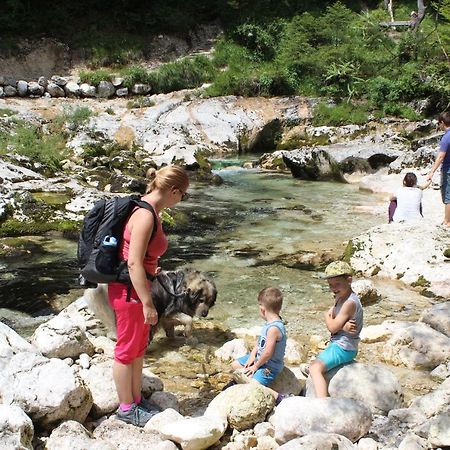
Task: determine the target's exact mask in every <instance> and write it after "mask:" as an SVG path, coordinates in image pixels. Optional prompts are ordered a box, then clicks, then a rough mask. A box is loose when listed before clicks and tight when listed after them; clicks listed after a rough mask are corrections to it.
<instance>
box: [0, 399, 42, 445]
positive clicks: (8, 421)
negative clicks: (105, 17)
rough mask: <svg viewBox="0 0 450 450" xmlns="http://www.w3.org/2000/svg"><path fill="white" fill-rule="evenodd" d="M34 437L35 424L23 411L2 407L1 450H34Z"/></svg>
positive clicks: (11, 406) (15, 407)
mask: <svg viewBox="0 0 450 450" xmlns="http://www.w3.org/2000/svg"><path fill="white" fill-rule="evenodd" d="M33 436H34V427H33V422H32V421H31V419H30V418H29V417H28V416H27V415H26V414H25V413H24V412H23V411H22V409H20V408H19V407H18V406H14V405H0V448H2V449H17V450H25V449H28V450H33V445H32V441H33Z"/></svg>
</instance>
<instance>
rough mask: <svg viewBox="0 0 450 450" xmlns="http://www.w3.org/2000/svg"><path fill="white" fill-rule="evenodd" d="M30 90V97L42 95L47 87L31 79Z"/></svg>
mask: <svg viewBox="0 0 450 450" xmlns="http://www.w3.org/2000/svg"><path fill="white" fill-rule="evenodd" d="M28 91H29V92H30V97H41V96H42V95H43V94H44V92H45V88H44V87H43V86H41V85H40V84H39V83H37V82H36V81H30V83H28Z"/></svg>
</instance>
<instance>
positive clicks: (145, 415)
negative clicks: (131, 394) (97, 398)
mask: <svg viewBox="0 0 450 450" xmlns="http://www.w3.org/2000/svg"><path fill="white" fill-rule="evenodd" d="M155 414H156V412H154V413H150V412H148V411H146V410H145V409H143V408H141V407H140V406H138V405H136V404H133V406H132V407H131V408H130V409H129V410H128V411H122V410H121V409H120V408H119V409H118V410H117V412H116V416H117V418H118V419H119V420H121V421H122V422H125V423H131V424H132V425H135V426H137V427H143V426H145V424H146V423H147V422H148V421H149V420H150V419H151V418H152V417H153V416H154V415H155Z"/></svg>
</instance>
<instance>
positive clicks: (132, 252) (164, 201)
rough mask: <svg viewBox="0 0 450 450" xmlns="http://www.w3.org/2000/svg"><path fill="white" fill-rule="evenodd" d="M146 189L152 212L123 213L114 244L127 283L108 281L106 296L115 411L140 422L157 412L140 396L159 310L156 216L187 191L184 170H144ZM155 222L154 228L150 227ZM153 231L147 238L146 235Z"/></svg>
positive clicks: (162, 245) (162, 239)
mask: <svg viewBox="0 0 450 450" xmlns="http://www.w3.org/2000/svg"><path fill="white" fill-rule="evenodd" d="M147 177H148V178H149V179H150V182H149V185H148V189H147V194H146V195H144V196H143V197H142V200H143V201H146V202H147V203H149V204H150V205H151V206H152V207H153V209H154V210H155V212H156V215H155V217H156V218H157V220H156V223H155V219H154V215H153V214H152V213H151V211H148V210H147V209H145V208H138V207H136V208H135V209H134V210H133V211H132V213H131V215H130V217H129V218H128V220H127V222H126V225H125V227H124V230H123V235H122V239H121V242H120V247H119V257H120V258H121V260H124V261H127V265H128V270H129V273H130V279H131V286H130V285H127V284H123V283H110V284H109V285H108V297H109V303H110V305H111V307H112V308H113V309H114V312H115V315H116V326H117V343H116V347H115V350H114V365H113V377H114V382H115V384H116V389H117V394H118V397H119V403H120V406H119V409H118V410H117V417H118V418H119V419H120V420H122V421H124V422H127V423H132V424H133V425H137V426H140V427H143V426H144V425H145V424H146V423H147V422H148V420H149V419H150V418H151V417H152V416H153V415H154V414H155V413H156V412H157V411H155V409H154V408H153V409H152V408H151V405H150V404H149V402H148V401H146V400H145V399H144V398H143V397H142V393H141V389H142V368H143V360H144V353H145V350H146V348H147V345H148V339H149V333H150V327H151V326H154V325H156V324H157V322H158V314H157V312H156V309H155V306H154V304H153V300H152V297H151V292H150V281H149V280H148V279H147V274H150V275H155V274H156V273H157V271H158V259H159V257H160V256H161V255H163V254H164V253H165V252H166V250H167V246H168V242H167V237H166V235H165V234H164V231H163V229H162V226H161V222H160V220H159V213H160V212H161V211H162V210H163V209H164V208H171V207H173V206H174V205H176V204H177V203H178V202H180V201H181V200H183V199H185V198H186V196H187V193H186V191H187V189H188V187H189V179H188V176H187V173H186V172H185V171H184V170H183V169H181V168H180V167H176V166H168V167H163V168H162V169H160V170H158V171H156V170H155V169H150V170H149V171H148V172H147ZM154 227H156V231H155V233H153V236H152V232H153V228H154ZM151 236H152V238H151Z"/></svg>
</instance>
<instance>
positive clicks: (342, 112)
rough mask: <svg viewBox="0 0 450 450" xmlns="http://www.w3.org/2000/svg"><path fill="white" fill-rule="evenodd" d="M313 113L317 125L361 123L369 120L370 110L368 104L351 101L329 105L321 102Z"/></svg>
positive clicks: (314, 123)
mask: <svg viewBox="0 0 450 450" xmlns="http://www.w3.org/2000/svg"><path fill="white" fill-rule="evenodd" d="M313 115H314V117H313V120H312V122H313V125H315V126H322V125H329V126H341V125H348V124H357V125H361V124H364V123H366V122H367V121H368V120H369V112H368V107H367V106H366V105H352V104H350V103H341V104H339V105H336V106H329V105H327V104H326V103H322V102H321V103H319V104H317V106H316V107H315V108H314V114H313Z"/></svg>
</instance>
